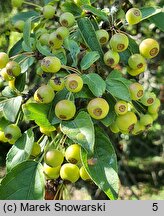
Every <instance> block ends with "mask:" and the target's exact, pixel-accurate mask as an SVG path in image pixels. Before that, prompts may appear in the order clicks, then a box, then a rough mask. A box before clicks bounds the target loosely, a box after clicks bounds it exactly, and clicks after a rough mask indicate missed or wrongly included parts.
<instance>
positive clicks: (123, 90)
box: [106, 76, 131, 101]
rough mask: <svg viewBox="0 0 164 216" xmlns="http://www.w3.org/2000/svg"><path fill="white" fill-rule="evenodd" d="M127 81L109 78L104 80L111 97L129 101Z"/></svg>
mask: <svg viewBox="0 0 164 216" xmlns="http://www.w3.org/2000/svg"><path fill="white" fill-rule="evenodd" d="M127 84H130V83H129V81H127V79H125V78H110V76H108V77H107V79H106V85H107V86H106V90H107V91H108V92H109V93H110V94H111V95H112V96H113V97H116V98H118V99H121V100H125V101H131V98H130V92H129V89H128V85H127Z"/></svg>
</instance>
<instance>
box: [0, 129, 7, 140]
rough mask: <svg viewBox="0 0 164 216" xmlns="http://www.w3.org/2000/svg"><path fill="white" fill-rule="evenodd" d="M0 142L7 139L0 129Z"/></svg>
mask: <svg viewBox="0 0 164 216" xmlns="http://www.w3.org/2000/svg"><path fill="white" fill-rule="evenodd" d="M0 142H4V143H6V142H8V139H7V138H6V137H5V133H4V131H0Z"/></svg>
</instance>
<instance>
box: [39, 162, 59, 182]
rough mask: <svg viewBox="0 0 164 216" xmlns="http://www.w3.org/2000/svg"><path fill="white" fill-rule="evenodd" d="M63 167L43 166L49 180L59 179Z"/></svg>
mask: <svg viewBox="0 0 164 216" xmlns="http://www.w3.org/2000/svg"><path fill="white" fill-rule="evenodd" d="M60 168H61V166H57V167H50V166H48V165H47V164H46V163H44V165H43V172H44V174H45V176H46V178H47V179H57V178H59V175H60Z"/></svg>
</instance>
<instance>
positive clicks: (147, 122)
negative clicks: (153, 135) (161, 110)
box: [139, 114, 153, 127]
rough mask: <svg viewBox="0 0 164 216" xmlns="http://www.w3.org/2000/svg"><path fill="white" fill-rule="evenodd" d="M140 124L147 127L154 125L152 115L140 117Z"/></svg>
mask: <svg viewBox="0 0 164 216" xmlns="http://www.w3.org/2000/svg"><path fill="white" fill-rule="evenodd" d="M139 122H140V124H141V125H144V126H145V127H149V126H151V125H152V123H153V118H152V116H151V115H149V114H145V115H142V116H141V117H140V121H139Z"/></svg>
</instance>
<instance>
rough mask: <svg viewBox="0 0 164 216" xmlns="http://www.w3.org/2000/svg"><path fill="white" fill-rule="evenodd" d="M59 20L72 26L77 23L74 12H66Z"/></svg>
mask: <svg viewBox="0 0 164 216" xmlns="http://www.w3.org/2000/svg"><path fill="white" fill-rule="evenodd" d="M59 22H60V24H61V25H62V26H65V27H71V26H73V25H74V23H75V17H74V15H73V14H72V13H70V12H65V13H63V14H62V15H61V16H60V18H59Z"/></svg>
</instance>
